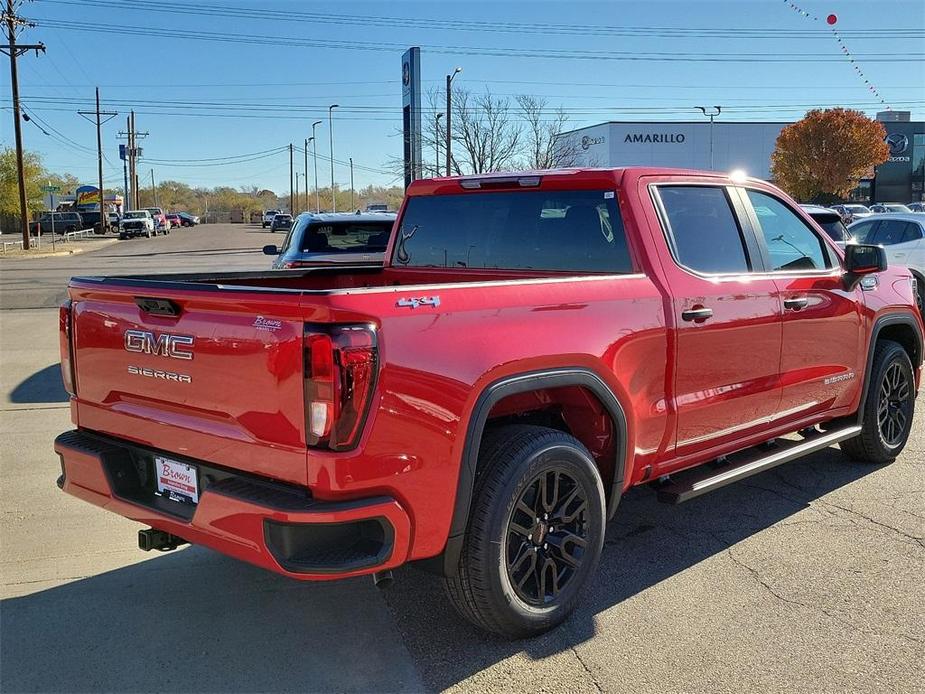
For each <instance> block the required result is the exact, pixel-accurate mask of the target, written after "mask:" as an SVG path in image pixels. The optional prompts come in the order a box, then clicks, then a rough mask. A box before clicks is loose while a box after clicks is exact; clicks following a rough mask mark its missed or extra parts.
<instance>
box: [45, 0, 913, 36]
mask: <svg viewBox="0 0 925 694" xmlns="http://www.w3.org/2000/svg"><path fill="white" fill-rule="evenodd" d="M46 2H52V3H55V4H63V5H79V6H81V7H86V6H87V5H90V6H96V7H100V8H105V9H106V10H107V11H111V10H113V9H121V10H134V11H144V12H163V13H168V14H171V15H177V14H185V15H196V16H203V17H231V18H236V19H251V20H258V21H259V20H263V21H285V22H287V23H291V22H297V23H311V24H313V25H317V24H334V25H342V26H362V27H364V28H366V27H369V26H377V27H394V28H400V29H436V30H441V31H457V32H460V31H462V32H478V33H485V32H489V33H517V34H542V35H554V36H562V35H573V36H581V37H587V36H607V37H610V36H621V37H627V36H630V37H635V36H641V37H650V36H656V37H667V38H704V37H709V38H730V39H742V40H753V39H756V38H757V39H769V40H778V39H781V38H790V39H792V38H799V39H812V40H816V39H819V38H821V37H820V36H819V34H818V32H815V31H811V30H798V29H781V28H775V30H774V31H768V30H767V29H759V28H751V27H742V28H736V29H722V28H695V27H668V26H613V25H599V24H591V25H589V24H581V25H576V24H565V23H562V24H559V23H556V24H552V23H543V22H512V21H486V20H469V19H455V18H454V19H428V18H422V17H391V16H383V15H349V14H333V13H329V12H306V11H292V10H289V9H286V10H273V9H269V8H265V7H260V8H259V9H257V8H247V7H234V6H228V5H211V4H210V5H203V4H197V3H187V2H184V3H179V2H164V1H162V0H46ZM850 34H851V35H852V36H853V37H855V38H870V39H889V40H895V39H896V38H919V37H921V36H923V35H925V32H923V31H921V30H920V29H916V28H912V27H908V26H906V27H894V28H884V27H880V28H865V29H858V30H854V31H852V32H850Z"/></svg>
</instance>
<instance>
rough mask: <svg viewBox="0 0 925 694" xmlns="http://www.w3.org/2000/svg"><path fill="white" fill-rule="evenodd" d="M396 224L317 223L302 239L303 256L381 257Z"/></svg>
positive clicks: (386, 221) (386, 220)
mask: <svg viewBox="0 0 925 694" xmlns="http://www.w3.org/2000/svg"><path fill="white" fill-rule="evenodd" d="M392 224H393V220H391V219H384V220H383V221H381V222H350V221H344V222H315V223H313V224H311V225H310V226H309V227H308V230H307V231H306V232H305V234H303V235H302V252H303V253H370V252H374V253H375V252H378V253H381V252H383V251H384V250H385V248H386V246H388V245H389V237H390V236H391V233H392Z"/></svg>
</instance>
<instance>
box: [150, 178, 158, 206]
mask: <svg viewBox="0 0 925 694" xmlns="http://www.w3.org/2000/svg"><path fill="white" fill-rule="evenodd" d="M151 192H153V193H154V206H155V207H160V205H158V204H157V184H156V183H155V182H154V169H151Z"/></svg>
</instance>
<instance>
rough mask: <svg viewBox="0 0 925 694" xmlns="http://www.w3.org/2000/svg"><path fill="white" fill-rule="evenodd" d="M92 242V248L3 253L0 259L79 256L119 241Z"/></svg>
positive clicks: (100, 240)
mask: <svg viewBox="0 0 925 694" xmlns="http://www.w3.org/2000/svg"><path fill="white" fill-rule="evenodd" d="M94 241H95V243H94V244H93V248H72V249H70V250H66V251H54V252H50V253H45V252H42V253H32V252H29V253H24V252H22V251H19V252H18V253H16V254H9V255H8V254H5V253H4V254H2V255H0V259H9V260H13V259H14V258H15V259H23V260H24V259H30V260H33V259H35V260H37V259H41V258H62V257H65V256H69V255H80V254H81V253H88V252H89V251H95V250H98V249H100V248H105V247H106V246H111V245H112V244H114V243H116V242H117V241H119V239H99V240H96V239H94Z"/></svg>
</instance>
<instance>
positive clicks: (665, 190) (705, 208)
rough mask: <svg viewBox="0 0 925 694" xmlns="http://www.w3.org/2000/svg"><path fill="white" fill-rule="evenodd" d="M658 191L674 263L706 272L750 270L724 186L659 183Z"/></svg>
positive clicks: (742, 239)
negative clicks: (664, 184) (666, 223)
mask: <svg viewBox="0 0 925 694" xmlns="http://www.w3.org/2000/svg"><path fill="white" fill-rule="evenodd" d="M658 194H659V198H660V199H661V202H662V206H663V207H664V210H665V214H666V216H667V222H668V227H669V228H668V233H669V236H670V241H671V246H672V253H673V254H674V256H675V259H676V260H677V261H678V263H680V264H681V265H683V266H684V267H686V268H689V269H691V270H695V271H696V272H702V273H707V274H726V273H739V272H749V271H750V270H751V264H750V261H749V257H748V253H747V251H746V246H745V240H744V238H743V236H742V230H741V229H740V228H739V224H738V222H737V221H736V217H735V214H734V213H733V210H732V206H731V205H730V203H729V198H728V197H727V195H726V190H725V189H724V188H722V187H717V186H659V188H658Z"/></svg>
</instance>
